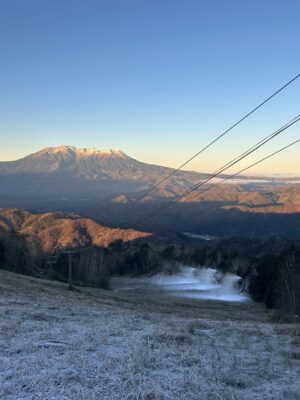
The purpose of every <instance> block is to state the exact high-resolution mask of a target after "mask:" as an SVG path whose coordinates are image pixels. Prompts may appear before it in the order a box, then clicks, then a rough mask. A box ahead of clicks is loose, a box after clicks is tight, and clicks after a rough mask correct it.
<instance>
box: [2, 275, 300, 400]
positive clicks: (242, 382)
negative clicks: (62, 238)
mask: <svg viewBox="0 0 300 400" xmlns="http://www.w3.org/2000/svg"><path fill="white" fill-rule="evenodd" d="M122 296H123V297H122ZM164 302H165V303H166V302H167V300H164ZM170 302H171V300H170ZM150 303H151V302H150V299H146V298H142V297H141V300H140V301H139V297H138V296H137V297H136V298H134V297H125V294H122V295H118V296H117V295H116V294H114V293H109V292H104V291H101V290H88V289H81V291H75V292H68V291H67V290H66V289H65V287H64V285H62V284H59V283H47V282H43V281H38V280H36V279H33V278H26V277H20V276H16V275H14V274H10V273H7V272H4V271H0V312H1V320H0V398H1V399H7V400H19V399H20V400H21V399H26V400H27V399H35V400H38V399H43V400H45V399H57V400H58V399H59V400H64V399H72V400H79V399H82V400H83V399H84V400H86V399H97V400H105V399H107V400H108V399H112V400H113V399H137V400H138V399H139V400H146V399H147V400H155V399H172V400H173V399H174V400H176V399H178V400H181V399H191V400H193V399H195V400H196V399H197V400H221V399H224V400H225V399H228V400H229V399H230V400H233V399H236V400H240V399H249V400H255V399H273V400H275V399H276V400H277V399H278V400H279V399H280V400H282V399H286V400H289V399H290V400H296V399H300V348H299V347H298V346H299V331H297V327H293V326H288V325H272V324H270V323H267V322H265V314H264V313H263V312H262V310H261V309H260V308H257V309H255V306H254V305H253V306H252V307H253V310H254V311H253V310H252V311H249V314H248V315H249V319H248V321H247V320H246V318H245V312H246V310H245V309H242V307H245V305H240V306H238V305H235V306H234V307H233V308H230V307H231V306H230V305H228V306H226V305H221V304H220V303H212V302H210V303H205V302H203V303H202V308H203V310H201V306H199V302H198V303H197V304H198V308H196V309H195V307H194V305H195V304H196V303H194V302H191V303H188V302H187V301H186V302H185V303H184V304H179V303H176V302H174V301H173V303H170V305H169V307H168V306H167V304H161V305H160V302H159V299H155V302H154V303H152V304H154V306H153V305H152V307H150ZM147 305H149V307H148V306H147ZM222 307H223V310H224V313H225V314H224V315H227V318H226V319H223V318H222V319H221V318H220V316H221V315H222ZM239 307H240V308H239ZM195 310H196V312H195ZM197 310H198V311H197ZM207 310H208V311H207ZM214 310H215V312H214ZM226 312H227V314H226ZM230 312H232V313H235V315H233V318H232V319H231V320H229V319H228V315H229V314H230ZM208 313H209V314H210V316H211V317H210V318H209V319H208V318H207V314H208ZM239 313H240V314H239ZM197 314H199V317H197ZM239 315H240V316H241V318H239ZM204 317H205V318H204Z"/></svg>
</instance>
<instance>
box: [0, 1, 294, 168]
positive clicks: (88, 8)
mask: <svg viewBox="0 0 300 400" xmlns="http://www.w3.org/2000/svg"><path fill="white" fill-rule="evenodd" d="M299 17H300V2H299V1H298V0H285V1H282V0H272V1H271V0H251V1H238V0H236V1H233V0H227V1H223V0H211V1H201V0H198V1H194V0H180V1H179V0H159V1H158V0H151V1H150V0H147V1H145V0H134V1H132V0H107V1H101V0H97V1H96V0H80V1H79V0H51V1H50V0H47V1H46V0H43V1H41V0H26V1H24V0H1V1H0V50H1V63H0V72H1V74H0V139H1V142H0V144H1V146H0V159H1V160H11V159H16V158H19V157H21V156H24V155H26V154H29V153H32V152H34V151H37V150H39V149H41V148H43V147H47V146H55V145H60V144H70V145H74V146H78V147H96V148H99V149H105V148H111V147H112V148H121V149H122V150H123V151H125V152H126V153H128V154H129V155H131V156H132V157H134V158H137V159H140V160H143V161H145V162H153V163H157V164H162V165H168V166H174V167H175V166H177V165H178V164H181V163H182V162H183V161H185V160H186V159H187V158H189V157H190V156H191V155H192V154H194V153H195V152H196V151H197V150H199V149H200V148H201V147H202V146H204V145H205V144H207V142H208V141H210V140H211V139H212V138H214V137H215V136H217V135H218V134H220V133H221V132H222V131H223V130H224V129H225V128H227V127H228V126H230V125H231V124H232V123H233V122H235V121H236V120H237V119H238V118H240V117H241V116H242V115H243V114H244V113H246V112H247V111H249V110H250V109H251V108H253V107H254V106H255V105H256V104H257V103H258V102H260V101H261V100H263V99H264V98H265V97H267V96H268V95H269V94H271V93H272V92H273V91H274V90H276V89H277V88H279V87H280V86H281V85H282V84H284V83H285V82H286V81H288V80H289V79H291V78H292V77H293V76H294V75H296V74H297V73H299V72H300V52H299V42H300V24H299ZM299 94H300V79H299V80H298V81H297V82H296V83H294V84H293V86H291V87H290V88H289V89H288V90H287V91H286V92H284V93H282V94H281V95H279V96H278V97H277V98H276V99H274V100H273V101H272V102H270V103H269V104H268V105H267V106H266V107H265V108H264V109H262V110H260V111H259V112H258V113H257V114H255V116H253V117H251V119H249V120H248V121H247V122H245V123H244V124H242V125H241V126H240V127H239V128H237V129H236V130H235V131H233V132H232V133H231V134H230V135H228V136H226V137H225V138H224V139H223V140H222V141H220V142H219V143H218V144H217V145H216V146H215V147H213V148H211V149H210V150H209V151H208V152H206V153H205V154H203V156H201V157H199V158H197V159H196V160H195V161H193V162H192V163H191V165H190V166H189V167H188V169H194V170H199V171H212V170H213V169H214V168H217V167H219V166H220V165H221V164H223V163H225V162H227V161H228V160H229V159H231V158H232V157H234V156H236V155H237V154H239V152H241V151H244V150H245V149H246V148H247V147H248V146H250V145H252V144H253V143H255V141H257V140H258V139H260V138H262V137H263V136H265V135H267V134H269V133H271V132H272V131H273V130H275V129H276V128H278V127H279V126H280V125H282V124H284V123H285V122H286V121H288V120H289V119H291V118H292V117H294V116H295V115H296V114H298V113H300V101H299V97H300V96H299ZM298 137H300V126H296V127H295V128H293V129H291V130H289V131H287V132H286V133H285V134H284V136H283V137H282V138H280V139H278V140H277V141H276V142H274V144H272V145H270V146H268V147H266V148H265V149H263V150H261V152H260V153H259V154H257V155H255V156H253V157H252V159H251V160H250V161H254V160H256V159H258V158H260V157H262V156H263V155H265V154H268V153H269V152H271V151H273V150H274V149H276V148H279V147H280V146H282V145H284V144H285V143H288V142H290V141H292V140H294V139H296V138H298ZM299 153H300V146H298V148H296V147H295V148H294V149H291V150H289V151H288V152H287V153H286V154H282V155H280V156H279V157H277V158H276V159H274V160H272V161H268V162H267V163H266V164H264V165H262V166H261V167H260V168H259V169H257V170H256V171H255V172H286V173H294V172H297V173H300V162H299V156H298V155H299ZM245 165H246V163H245Z"/></svg>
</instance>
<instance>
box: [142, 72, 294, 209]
mask: <svg viewBox="0 0 300 400" xmlns="http://www.w3.org/2000/svg"><path fill="white" fill-rule="evenodd" d="M299 77H300V74H298V75H296V76H295V77H294V78H293V79H291V80H290V81H288V82H287V83H286V84H285V85H283V86H281V88H280V89H278V90H276V92H274V93H273V94H272V95H271V96H269V97H268V98H267V99H265V100H264V101H263V102H261V103H260V104H259V105H258V106H256V107H255V108H253V109H252V110H251V111H250V112H248V113H247V114H246V115H244V116H243V117H242V118H241V119H239V120H238V121H237V122H235V123H234V124H233V125H231V126H230V127H229V128H228V129H227V130H225V131H224V132H223V133H221V134H220V135H219V136H217V137H216V138H215V139H214V140H212V141H211V142H209V143H208V144H207V145H206V146H205V147H203V148H202V149H201V150H200V151H198V152H197V153H196V154H194V155H193V156H192V157H190V158H189V159H188V160H187V161H185V162H184V163H183V164H181V165H180V166H179V167H177V168H175V169H173V171H172V172H170V173H169V174H168V175H167V176H165V177H164V178H162V179H161V180H160V181H158V182H157V183H155V184H154V185H153V186H152V187H151V188H150V189H149V190H147V192H146V193H144V194H143V195H142V196H140V197H138V198H137V199H136V200H135V202H138V201H140V200H142V199H143V198H144V197H146V196H147V195H148V194H149V193H151V192H152V191H153V190H154V189H156V188H157V187H158V186H160V185H161V184H162V183H163V182H165V181H166V180H167V179H169V178H170V177H171V176H173V175H174V174H175V173H176V172H178V171H180V170H181V169H182V168H183V167H185V166H186V165H187V164H189V163H190V162H191V161H192V160H194V159H195V158H196V157H198V156H199V155H200V154H202V153H203V152H204V151H205V150H207V149H208V148H209V147H211V146H212V145H213V144H214V143H216V142H217V141H218V140H220V139H221V138H222V137H223V136H225V135H226V134H227V133H229V132H230V131H231V130H232V129H234V128H235V127H236V126H237V125H239V124H240V123H242V122H243V121H244V120H245V119H247V118H248V117H250V115H252V114H253V113H255V112H256V111H257V110H258V109H259V108H261V107H262V106H264V105H265V104H266V103H268V102H269V101H270V100H271V99H272V98H273V97H275V96H276V95H277V94H279V93H280V92H282V91H283V90H284V89H285V88H287V87H288V86H289V85H290V84H291V83H293V82H294V81H295V80H296V79H298V78H299Z"/></svg>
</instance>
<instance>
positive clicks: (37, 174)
mask: <svg viewBox="0 0 300 400" xmlns="http://www.w3.org/2000/svg"><path fill="white" fill-rule="evenodd" d="M170 171H171V169H169V168H166V167H161V166H157V165H151V164H146V163H143V162H140V161H138V160H135V159H134V158H132V157H129V156H128V155H127V154H125V153H124V152H122V151H121V150H119V149H110V150H97V149H94V148H82V149H79V148H76V147H73V146H58V147H48V148H45V149H43V150H41V151H39V152H37V153H34V154H31V155H29V156H27V157H24V158H22V159H19V160H16V161H10V162H0V186H1V187H0V194H6V195H10V194H11V193H20V194H27V195H29V194H31V195H32V194H33V195H35V194H36V195H38V196H40V195H41V194H42V193H44V194H45V193H48V194H51V196H52V195H55V196H56V197H57V196H61V197H65V196H70V195H71V196H72V195H73V194H74V193H76V196H77V195H78V196H80V197H83V198H85V197H86V194H87V193H88V194H89V196H90V195H91V194H93V195H95V196H101V197H103V195H104V196H106V197H107V198H109V197H110V196H115V195H116V194H118V195H124V194H128V193H134V192H139V191H141V190H147V188H148V187H151V185H152V184H154V183H155V182H157V180H159V179H161V178H162V177H163V176H166V175H168V174H169V173H170ZM202 177H203V175H202V174H199V173H196V172H185V171H179V172H177V173H176V174H174V176H172V178H171V179H169V180H168V181H167V182H166V183H165V184H164V185H162V187H160V188H159V191H158V192H157V193H153V195H156V196H157V195H162V196H163V197H166V196H167V197H168V196H172V195H174V194H177V193H180V192H182V191H184V190H186V189H187V188H188V187H190V185H191V184H193V183H195V182H196V181H199V179H201V178H202Z"/></svg>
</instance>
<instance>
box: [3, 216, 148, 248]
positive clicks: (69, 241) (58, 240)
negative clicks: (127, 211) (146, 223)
mask: <svg viewBox="0 0 300 400" xmlns="http://www.w3.org/2000/svg"><path fill="white" fill-rule="evenodd" d="M10 231H14V232H16V233H18V234H19V235H21V236H23V237H24V238H25V239H26V242H27V244H28V245H29V248H30V250H31V251H32V252H33V253H39V252H46V253H52V252H54V251H55V250H58V249H64V248H78V247H84V246H91V245H96V246H101V247H107V246H109V245H110V244H111V243H113V242H115V241H117V240H122V241H124V242H127V241H132V240H137V239H142V238H146V237H149V236H150V234H149V233H146V232H139V231H136V230H133V229H119V228H110V227H107V226H103V225H100V224H98V223H96V222H95V221H93V220H92V219H91V218H83V217H81V216H80V215H77V214H75V213H60V212H55V213H53V212H51V213H44V214H33V213H30V212H28V211H25V210H19V209H1V208H0V234H1V233H2V235H7V234H9V232H10Z"/></svg>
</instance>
